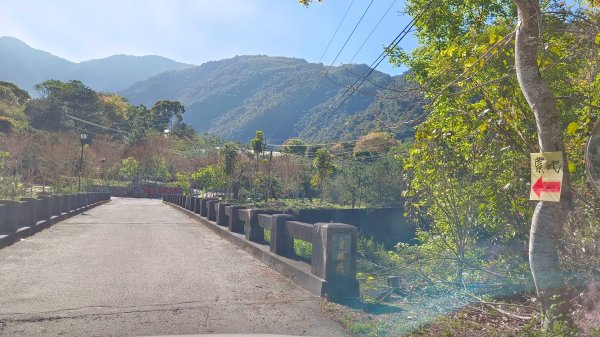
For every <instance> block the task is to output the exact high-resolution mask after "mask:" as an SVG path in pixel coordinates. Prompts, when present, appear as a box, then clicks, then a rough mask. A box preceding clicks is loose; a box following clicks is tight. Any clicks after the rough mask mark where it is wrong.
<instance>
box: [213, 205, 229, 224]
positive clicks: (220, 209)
mask: <svg viewBox="0 0 600 337" xmlns="http://www.w3.org/2000/svg"><path fill="white" fill-rule="evenodd" d="M229 205H231V204H230V203H227V202H219V203H217V205H216V207H217V218H216V219H215V222H216V223H217V225H219V226H229V217H228V216H227V213H226V212H225V207H227V206H229Z"/></svg>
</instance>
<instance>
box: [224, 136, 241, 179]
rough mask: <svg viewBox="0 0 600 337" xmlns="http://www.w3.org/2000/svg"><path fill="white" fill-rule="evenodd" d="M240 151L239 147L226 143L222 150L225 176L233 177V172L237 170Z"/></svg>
mask: <svg viewBox="0 0 600 337" xmlns="http://www.w3.org/2000/svg"><path fill="white" fill-rule="evenodd" d="M238 151H239V147H238V145H237V144H236V143H232V142H228V143H225V145H224V146H223V148H222V149H221V161H222V164H223V168H224V170H225V175H226V176H228V177H229V176H231V175H233V172H234V170H235V163H236V158H237V155H238Z"/></svg>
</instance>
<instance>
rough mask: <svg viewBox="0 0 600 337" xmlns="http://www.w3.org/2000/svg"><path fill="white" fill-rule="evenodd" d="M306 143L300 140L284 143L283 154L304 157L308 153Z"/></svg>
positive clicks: (292, 139)
mask: <svg viewBox="0 0 600 337" xmlns="http://www.w3.org/2000/svg"><path fill="white" fill-rule="evenodd" d="M306 147H307V146H306V142H305V141H304V140H302V139H300V138H290V139H288V140H286V141H285V142H284V143H283V149H282V152H285V153H289V154H295V155H297V156H303V155H304V154H305V153H306Z"/></svg>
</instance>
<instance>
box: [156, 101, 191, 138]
mask: <svg viewBox="0 0 600 337" xmlns="http://www.w3.org/2000/svg"><path fill="white" fill-rule="evenodd" d="M184 112H185V107H184V106H183V105H182V104H181V103H180V102H177V101H168V100H164V101H158V102H156V103H155V104H154V106H153V107H152V108H151V109H150V127H151V128H152V129H154V130H155V131H158V132H163V131H164V130H166V129H168V128H169V126H170V125H171V121H172V120H173V118H175V119H176V120H177V121H178V122H179V123H181V121H182V120H183V113H184Z"/></svg>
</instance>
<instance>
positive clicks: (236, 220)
mask: <svg viewBox="0 0 600 337" xmlns="http://www.w3.org/2000/svg"><path fill="white" fill-rule="evenodd" d="M245 208H246V207H244V206H240V205H231V206H226V208H225V209H226V210H227V215H228V216H229V224H228V226H229V231H230V232H234V233H244V221H242V219H240V213H239V210H242V209H245Z"/></svg>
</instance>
